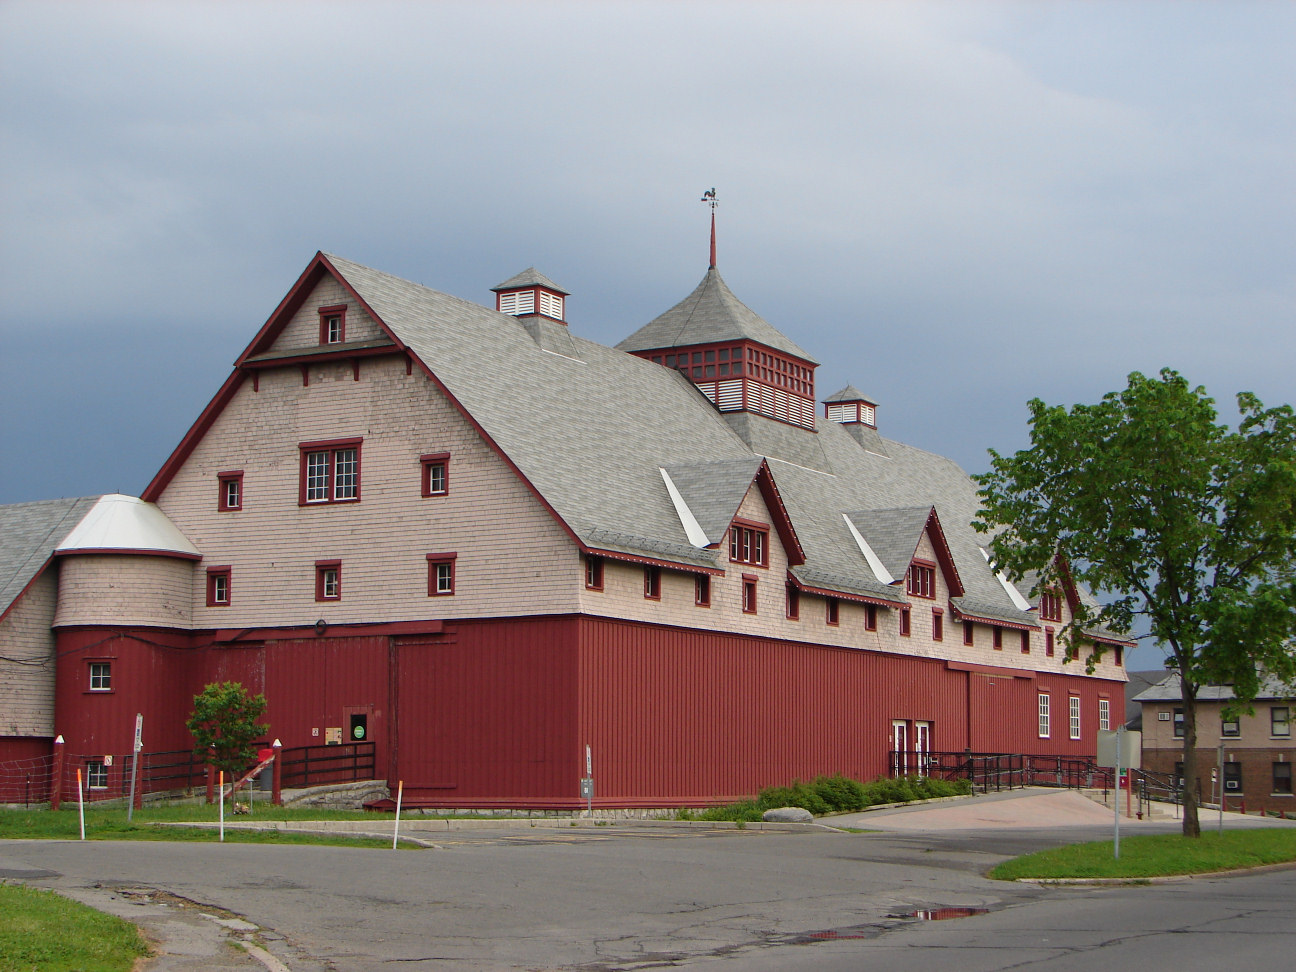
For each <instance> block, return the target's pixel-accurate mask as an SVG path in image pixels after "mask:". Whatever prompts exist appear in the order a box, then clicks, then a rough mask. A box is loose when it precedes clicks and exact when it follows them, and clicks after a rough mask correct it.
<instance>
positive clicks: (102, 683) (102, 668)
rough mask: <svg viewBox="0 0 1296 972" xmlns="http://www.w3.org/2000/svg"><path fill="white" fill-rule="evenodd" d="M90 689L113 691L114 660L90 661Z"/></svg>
mask: <svg viewBox="0 0 1296 972" xmlns="http://www.w3.org/2000/svg"><path fill="white" fill-rule="evenodd" d="M90 691H91V692H111V691H112V662H106V661H105V662H91V663H90Z"/></svg>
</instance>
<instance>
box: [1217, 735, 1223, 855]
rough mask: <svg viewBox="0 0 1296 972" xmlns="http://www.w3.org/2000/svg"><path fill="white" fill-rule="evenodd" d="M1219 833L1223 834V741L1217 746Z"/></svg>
mask: <svg viewBox="0 0 1296 972" xmlns="http://www.w3.org/2000/svg"><path fill="white" fill-rule="evenodd" d="M1218 776H1219V827H1218V828H1216V829H1217V830H1218V832H1219V833H1221V834H1222V833H1224V741H1223V740H1220V744H1219V774H1218Z"/></svg>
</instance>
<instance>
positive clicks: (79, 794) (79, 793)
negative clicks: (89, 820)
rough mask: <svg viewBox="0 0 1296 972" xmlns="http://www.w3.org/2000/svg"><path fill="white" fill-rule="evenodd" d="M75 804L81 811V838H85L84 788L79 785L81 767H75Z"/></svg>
mask: <svg viewBox="0 0 1296 972" xmlns="http://www.w3.org/2000/svg"><path fill="white" fill-rule="evenodd" d="M77 806H78V807H80V813H81V839H82V840H85V790H84V789H82V787H81V767H80V766H78V767H77Z"/></svg>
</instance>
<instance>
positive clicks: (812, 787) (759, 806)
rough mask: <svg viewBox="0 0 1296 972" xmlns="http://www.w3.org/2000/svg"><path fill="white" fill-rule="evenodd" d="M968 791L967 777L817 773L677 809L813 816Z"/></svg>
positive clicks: (740, 815)
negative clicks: (865, 777) (862, 778)
mask: <svg viewBox="0 0 1296 972" xmlns="http://www.w3.org/2000/svg"><path fill="white" fill-rule="evenodd" d="M971 792H972V786H971V784H970V783H968V781H967V780H953V781H946V780H933V779H931V778H929V777H925V776H904V777H900V778H898V779H892V778H889V777H885V776H879V777H878V778H877V779H875V780H870V781H869V782H867V783H861V782H859V781H858V780H852V779H850V778H848V777H845V776H820V777H819V778H817V779H815V780H812V781H810V782H809V783H804V782H802V781H800V780H795V781H793V783H792V785H791V786H772V787H769V788H767V789H764V790H761V792H760V794H759V795H758V796H755V797H753V798H751V799H750V800H740V801H739V802H737V803H730V804H728V805H727V806H723V807H710V808H709V809H706V810H701V811H689V810H681V811H680V812H679V817H680V819H683V820H735V821H739V822H746V821H752V822H754V821H757V820H760V819H761V815H762V814H763V813H764V812H765V811H766V810H773V809H776V808H778V807H802V808H803V809H806V810H809V811H810V812H811V813H813V814H814V815H815V816H817V817H818V816H823V815H824V814H829V813H853V812H855V811H857V810H863V809H865V808H866V807H875V806H878V805H880V804H884V803H911V802H913V801H914V800H930V799H933V798H935V797H946V796H963V795H966V794H968V793H971Z"/></svg>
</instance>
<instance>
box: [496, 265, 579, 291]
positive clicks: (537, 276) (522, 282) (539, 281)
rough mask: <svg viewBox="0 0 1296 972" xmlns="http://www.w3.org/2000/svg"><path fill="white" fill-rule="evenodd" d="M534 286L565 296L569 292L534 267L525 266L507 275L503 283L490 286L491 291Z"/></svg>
mask: <svg viewBox="0 0 1296 972" xmlns="http://www.w3.org/2000/svg"><path fill="white" fill-rule="evenodd" d="M534 286H540V287H545V288H547V289H549V290H553V291H556V292H557V293H560V294H562V295H563V296H567V295H568V294H569V291H566V290H563V289H562V288H561V287H559V286H558V285H557V284H556V283H554V282H553V281H552V280H550V279H549V278H548V277H546V276H545V275H544V274H543V273H541V272H540V271H539V270H537V269H536V268H535V267H527V268H526V269H525V270H523V271H522V272H521V273H515V274H513V276H511V277H509V278H508V279H507V280H505V281H504V282H503V283H499V284H496V285H495V286H494V287H492V288H491V290H492V291H497V290H512V289H513V288H515V287H534Z"/></svg>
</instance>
